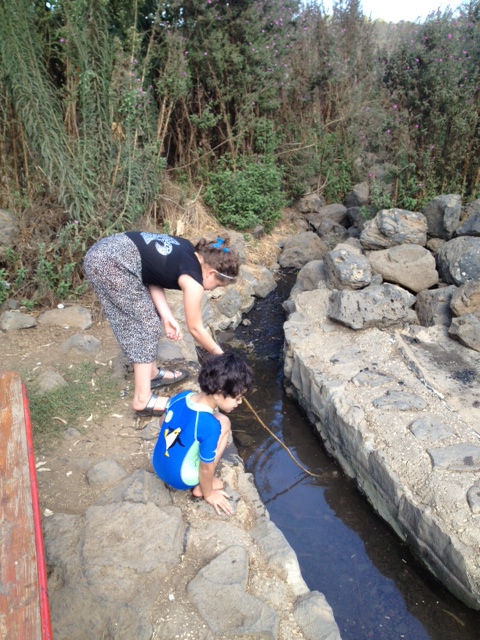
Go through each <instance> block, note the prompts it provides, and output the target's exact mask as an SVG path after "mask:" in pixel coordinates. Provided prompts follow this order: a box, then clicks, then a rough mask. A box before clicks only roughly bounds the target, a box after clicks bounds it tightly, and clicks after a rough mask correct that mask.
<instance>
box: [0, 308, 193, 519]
mask: <svg viewBox="0 0 480 640" xmlns="http://www.w3.org/2000/svg"><path fill="white" fill-rule="evenodd" d="M80 304H82V303H81V302H80ZM77 333H79V331H78V329H75V328H64V327H52V326H44V325H41V324H40V323H38V322H37V325H36V327H33V328H30V329H21V330H17V331H9V332H6V333H5V332H0V352H1V353H2V357H1V365H0V368H1V369H2V370H4V371H16V372H18V373H19V374H20V375H21V376H22V380H23V382H24V383H29V382H31V381H33V380H35V378H36V377H37V376H38V375H39V374H40V373H41V372H42V371H47V370H49V369H54V370H56V371H61V370H62V369H63V368H65V367H68V366H70V365H73V364H75V362H78V360H75V359H73V358H72V357H71V356H70V355H68V356H65V354H64V353H63V352H62V349H61V345H62V344H63V342H64V341H65V340H67V339H68V338H69V337H70V336H72V335H75V334H77ZM85 333H86V334H88V335H92V336H95V337H96V338H97V339H99V340H100V341H101V350H100V351H99V353H98V354H97V355H96V356H95V358H94V359H95V363H96V365H97V367H98V371H99V372H100V371H102V369H103V367H105V368H110V369H112V370H113V367H114V362H115V358H116V357H117V356H118V355H119V353H120V350H119V347H118V345H117V342H116V340H115V338H114V336H113V334H112V332H111V329H110V326H109V324H108V322H107V321H106V320H102V319H100V321H97V322H94V324H93V326H92V327H91V328H90V329H88V330H86V331H85ZM132 379H133V378H132V375H131V374H128V373H127V372H126V377H125V378H124V379H121V378H119V379H118V394H117V397H116V398H115V397H114V398H113V401H112V399H111V398H109V399H108V401H107V402H108V405H107V406H105V405H104V406H102V404H104V403H103V401H100V403H99V410H98V412H93V413H89V414H88V415H84V416H81V418H80V419H79V420H78V423H77V424H71V423H68V424H65V422H66V421H65V419H64V418H62V416H61V415H59V416H55V417H54V420H55V422H56V426H58V427H60V429H59V430H60V432H62V435H61V436H60V437H58V438H55V439H53V440H52V439H49V440H48V442H47V443H45V442H43V441H38V439H36V440H35V460H36V467H37V483H38V490H39V499H40V511H41V513H42V514H43V515H45V513H47V514H48V513H49V511H51V512H53V513H60V512H61V513H70V514H73V513H83V511H84V510H85V509H86V508H87V507H88V506H90V505H91V504H93V503H94V502H95V501H96V499H97V497H98V494H97V491H96V490H95V489H93V488H92V487H90V486H89V485H88V483H87V481H86V479H85V471H86V470H87V469H88V468H90V467H91V466H93V465H94V464H95V463H96V462H98V461H100V460H102V459H104V458H114V459H115V460H117V462H118V463H119V464H120V465H121V466H122V467H123V468H124V469H125V471H126V472H127V473H132V472H133V471H134V470H135V469H139V468H143V469H146V470H149V471H151V464H150V458H151V453H152V450H153V446H154V443H155V440H148V441H147V440H144V439H143V438H141V437H140V435H139V433H140V430H141V429H142V428H143V427H145V426H146V425H147V424H148V423H149V422H150V419H148V418H142V419H139V418H136V417H135V414H134V413H133V411H132V409H131V396H132V388H133V385H132ZM94 384H95V380H92V385H94ZM181 388H182V387H181V384H180V383H179V384H178V385H175V387H171V388H170V389H171V390H172V391H173V389H175V391H177V390H178V391H179V390H181ZM66 402H68V399H66ZM153 426H155V425H153ZM34 439H35V438H34ZM46 510H47V511H46Z"/></svg>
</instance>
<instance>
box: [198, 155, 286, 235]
mask: <svg viewBox="0 0 480 640" xmlns="http://www.w3.org/2000/svg"><path fill="white" fill-rule="evenodd" d="M205 202H206V203H207V204H208V205H209V206H210V207H211V208H212V209H213V211H214V214H215V216H216V217H217V218H218V221H219V222H220V223H221V224H222V225H225V226H227V227H233V228H235V229H240V230H242V229H251V228H252V227H254V226H256V225H259V224H262V225H264V226H265V228H266V230H267V231H268V230H269V229H271V227H272V226H273V224H274V223H275V221H276V220H278V219H279V218H280V215H281V211H280V209H281V207H282V206H284V205H285V199H284V195H283V193H282V176H281V172H280V170H279V169H277V167H276V166H275V165H274V164H273V162H271V161H270V162H269V161H267V160H266V159H265V158H261V157H259V158H257V159H256V160H254V159H251V160H249V161H247V162H246V163H245V164H244V165H243V166H242V167H241V168H238V169H236V170H235V171H234V170H232V169H231V168H229V167H226V166H225V167H224V168H223V169H220V170H219V171H218V172H216V173H212V174H210V183H209V185H208V187H207V190H206V192H205Z"/></svg>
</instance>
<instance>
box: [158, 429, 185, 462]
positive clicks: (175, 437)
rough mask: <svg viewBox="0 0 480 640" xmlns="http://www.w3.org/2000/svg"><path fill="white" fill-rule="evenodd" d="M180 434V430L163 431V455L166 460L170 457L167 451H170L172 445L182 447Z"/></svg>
mask: <svg viewBox="0 0 480 640" xmlns="http://www.w3.org/2000/svg"><path fill="white" fill-rule="evenodd" d="M181 432H182V430H181V429H180V428H177V429H173V431H170V430H169V429H165V431H164V434H163V435H164V437H165V454H164V455H166V456H167V458H169V457H170V454H169V453H168V450H169V449H170V447H173V445H174V444H177V442H178V444H179V445H180V446H181V447H184V446H185V445H184V444H182V441H181V440H180V433H181Z"/></svg>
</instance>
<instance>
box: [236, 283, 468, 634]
mask: <svg viewBox="0 0 480 640" xmlns="http://www.w3.org/2000/svg"><path fill="white" fill-rule="evenodd" d="M280 293H281V292H280ZM278 294H279V292H274V294H271V295H270V296H269V298H268V299H267V300H264V301H261V302H260V303H258V304H257V307H256V309H255V310H254V312H253V313H252V314H250V316H249V317H250V319H252V325H251V327H249V328H248V329H241V330H237V332H236V333H237V337H241V338H243V339H244V340H246V341H247V342H249V341H253V342H254V344H255V345H256V349H255V352H256V355H255V357H254V358H252V360H251V362H250V364H251V365H252V366H253V368H254V370H255V379H256V385H257V391H256V393H253V394H252V395H251V397H249V401H250V403H251V404H252V407H253V408H254V409H255V411H256V412H257V413H258V414H259V416H260V417H261V419H262V420H263V421H264V422H265V424H267V425H268V427H269V428H270V429H271V430H272V431H273V432H274V433H275V434H276V435H277V436H278V437H279V438H280V439H281V440H282V441H283V442H284V443H285V444H286V445H287V446H288V447H289V448H290V450H291V452H292V453H293V455H294V456H295V457H296V459H297V460H298V461H299V462H300V463H301V464H302V465H303V466H304V467H305V468H307V469H308V470H309V471H311V472H312V473H314V474H321V478H312V477H310V476H309V475H307V474H306V473H305V472H303V471H302V470H301V469H300V468H299V467H298V466H297V465H296V464H295V463H294V462H293V461H292V459H291V458H290V457H289V455H288V454H287V453H286V452H285V451H284V450H283V448H282V447H281V446H280V445H279V444H278V443H277V442H276V441H275V440H274V439H273V438H272V437H271V436H270V435H269V434H268V433H267V432H266V431H265V430H264V429H263V428H262V427H261V425H259V423H258V422H257V421H256V420H255V418H254V416H253V415H252V413H251V412H250V411H249V410H248V408H247V407H246V406H245V405H242V406H241V407H239V408H238V409H236V411H235V414H234V415H233V414H232V425H233V429H234V437H235V441H236V443H237V447H238V449H239V453H240V454H241V456H242V458H243V460H244V463H245V468H246V470H247V471H249V472H251V473H252V474H253V475H254V478H255V484H256V486H257V488H258V491H259V493H260V496H261V498H262V501H263V502H264V504H265V505H266V506H267V509H268V511H269V513H270V516H271V519H272V520H273V521H274V522H275V524H276V525H277V526H278V527H279V528H280V529H281V531H282V532H283V533H284V535H285V537H286V538H287V540H288V542H289V543H290V545H291V546H292V548H293V549H294V550H295V552H296V554H297V557H298V560H299V563H300V567H301V570H302V575H303V577H304V579H305V581H306V582H307V584H308V586H309V588H310V589H311V590H312V591H313V590H317V591H320V592H322V593H323V594H324V595H325V597H326V598H327V601H328V603H329V604H330V606H331V607H332V609H333V612H334V615H335V619H336V621H337V624H338V625H339V628H340V632H341V635H342V639H343V640H364V639H365V640H367V639H370V638H371V639H373V640H394V639H395V640H397V639H402V638H405V639H406V640H480V631H479V629H480V614H479V613H478V612H476V611H473V610H471V609H468V608H467V607H465V606H463V605H462V604H461V603H460V602H459V601H458V600H456V599H455V598H454V597H453V596H451V595H450V594H449V593H448V592H447V591H446V590H445V589H444V588H443V587H442V586H441V585H440V584H439V583H438V582H437V581H436V580H435V579H434V578H433V577H431V575H430V574H429V573H428V572H427V571H426V570H424V569H423V568H422V567H421V565H420V564H419V563H418V562H417V561H416V560H415V558H413V557H412V555H411V554H410V552H409V551H408V549H407V548H406V546H405V545H404V544H403V543H402V542H401V541H400V540H399V539H398V538H397V537H396V536H395V534H394V533H393V532H392V531H391V529H390V528H389V527H388V526H387V525H386V524H385V523H384V522H383V521H382V520H381V519H380V518H379V517H377V516H376V515H375V513H373V511H372V509H371V507H370V505H369V504H368V503H367V501H366V500H365V499H364V498H363V497H362V496H361V494H360V493H359V491H358V490H357V489H356V487H355V485H354V483H353V482H352V481H351V480H349V479H348V478H346V477H345V476H344V475H343V473H342V471H341V470H340V469H339V467H338V466H337V465H336V464H335V463H334V461H333V460H332V459H331V458H330V457H329V456H328V455H327V454H326V453H325V451H324V449H323V447H322V445H321V443H320V441H319V440H318V438H317V437H316V435H315V434H314V431H313V428H312V426H311V425H310V423H309V422H308V421H307V419H306V418H305V417H304V415H303V414H302V413H301V411H300V410H299V408H298V407H297V405H296V404H295V403H294V402H293V401H292V400H290V399H289V398H288V397H287V395H286V394H285V392H284V390H283V386H282V381H283V366H282V362H281V361H280V359H279V357H278V356H279V354H280V352H281V345H282V341H281V339H279V338H278V335H276V334H275V331H278V326H280V331H281V327H282V324H283V317H282V314H281V313H280V312H279V309H280V308H281V307H280V301H279V299H277V300H276V299H275V295H277V296H278ZM254 314H256V315H254ZM256 338H259V340H258V343H257V342H256ZM246 435H247V437H249V439H250V440H251V443H250V444H249V445H248V446H245V442H246V440H245V436H246ZM242 443H244V444H243V445H242Z"/></svg>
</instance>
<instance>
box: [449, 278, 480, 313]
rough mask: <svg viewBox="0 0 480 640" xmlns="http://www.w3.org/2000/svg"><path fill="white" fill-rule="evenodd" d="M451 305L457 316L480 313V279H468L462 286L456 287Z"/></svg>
mask: <svg viewBox="0 0 480 640" xmlns="http://www.w3.org/2000/svg"><path fill="white" fill-rule="evenodd" d="M450 307H451V309H452V312H453V315H455V316H463V315H465V314H466V313H480V281H479V280H477V281H474V280H468V281H467V282H465V284H462V286H461V287H458V288H455V292H454V294H453V295H452V299H451V302H450Z"/></svg>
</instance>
